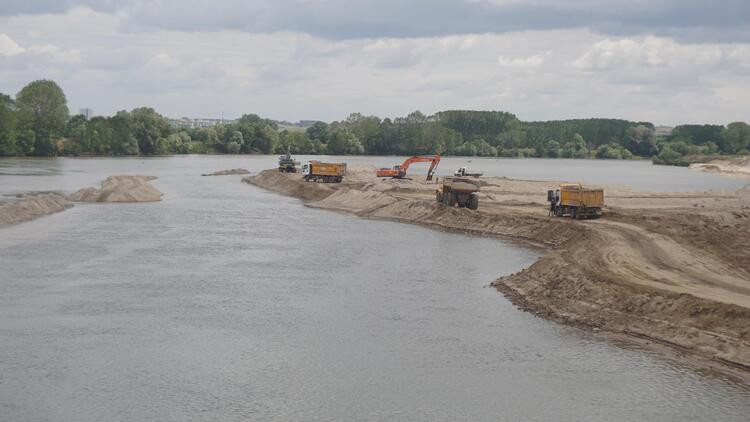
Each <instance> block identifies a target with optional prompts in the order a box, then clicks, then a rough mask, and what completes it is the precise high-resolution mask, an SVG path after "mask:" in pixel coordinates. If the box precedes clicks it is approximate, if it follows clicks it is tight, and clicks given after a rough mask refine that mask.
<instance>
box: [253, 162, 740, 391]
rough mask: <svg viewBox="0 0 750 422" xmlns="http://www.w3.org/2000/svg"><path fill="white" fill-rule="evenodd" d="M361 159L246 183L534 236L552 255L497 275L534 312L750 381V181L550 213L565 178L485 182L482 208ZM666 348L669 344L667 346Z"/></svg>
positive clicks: (357, 210)
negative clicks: (445, 200)
mask: <svg viewBox="0 0 750 422" xmlns="http://www.w3.org/2000/svg"><path fill="white" fill-rule="evenodd" d="M374 174H375V168H374V167H369V166H367V167H365V166H350V168H349V171H348V173H347V176H346V178H345V180H344V182H343V183H340V184H323V183H312V182H311V183H308V182H304V181H303V180H302V179H301V177H300V176H299V175H298V174H285V173H279V172H278V171H277V170H265V171H263V172H261V173H260V174H258V175H254V176H249V177H246V178H244V179H243V181H245V182H247V183H250V184H253V185H257V186H260V187H263V188H267V189H269V190H273V191H276V192H279V193H283V194H286V195H292V196H295V197H299V198H302V199H304V200H306V201H307V202H306V203H307V205H308V206H311V207H316V208H324V209H330V210H340V211H345V212H349V213H353V214H356V215H358V216H361V217H368V218H380V219H388V220H395V221H401V222H408V223H415V224H423V225H428V226H435V227H440V228H445V229H451V230H460V231H464V232H470V233H476V234H483V235H500V236H507V237H511V238H516V239H524V240H527V241H530V242H533V243H535V244H542V245H546V246H547V247H549V249H550V251H549V253H548V254H546V255H545V256H544V257H542V258H541V259H539V260H538V261H537V262H536V263H535V264H533V265H532V266H531V267H529V268H527V269H525V270H523V271H520V272H519V273H516V274H512V275H510V276H506V277H502V278H500V279H498V280H496V281H495V282H494V283H492V284H493V285H494V286H496V287H497V288H498V289H499V290H500V291H502V292H503V293H504V294H505V295H506V296H507V297H508V298H510V299H511V300H512V301H513V302H514V303H515V304H517V305H518V306H520V307H522V308H523V309H526V310H529V311H532V312H534V313H537V314H539V315H542V316H545V317H548V318H552V319H555V320H558V321H561V322H565V323H569V324H575V325H580V326H585V327H591V328H594V329H598V330H605V331H607V332H610V333H617V335H627V336H628V337H629V338H630V339H637V340H639V342H640V343H641V344H646V345H650V346H652V347H654V348H657V349H660V350H665V351H670V352H677V354H678V355H679V356H683V357H688V356H689V357H690V358H691V360H699V361H701V363H703V364H705V365H706V366H709V367H715V368H717V369H721V370H724V371H729V372H733V373H735V374H736V375H739V376H740V377H742V378H743V379H745V380H748V379H750V246H748V245H750V185H748V186H746V187H745V188H743V189H740V190H739V191H737V192H692V193H643V192H636V191H633V190H631V189H629V188H626V187H623V186H603V187H604V188H605V202H606V207H605V210H604V212H605V216H604V217H602V218H601V219H598V220H583V221H576V220H572V219H569V218H559V217H549V216H548V215H547V204H546V202H545V201H546V189H547V188H549V187H553V186H555V184H556V182H538V181H523V180H511V179H506V178H498V177H486V178H482V179H481V180H482V191H481V193H480V205H479V210H478V211H471V210H468V209H460V208H446V207H445V206H442V205H440V204H438V203H436V202H435V194H434V192H435V185H434V182H425V181H424V179H423V178H422V179H420V180H381V179H378V178H376V177H375V175H374ZM663 346H668V347H667V348H665V347H663Z"/></svg>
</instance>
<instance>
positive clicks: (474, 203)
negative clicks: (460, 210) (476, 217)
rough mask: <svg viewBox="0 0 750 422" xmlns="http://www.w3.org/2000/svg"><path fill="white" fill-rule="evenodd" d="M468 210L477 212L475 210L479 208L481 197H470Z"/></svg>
mask: <svg viewBox="0 0 750 422" xmlns="http://www.w3.org/2000/svg"><path fill="white" fill-rule="evenodd" d="M468 208H469V209H470V210H475V209H477V208H479V197H478V196H476V195H473V194H472V195H471V196H470V197H469V204H468Z"/></svg>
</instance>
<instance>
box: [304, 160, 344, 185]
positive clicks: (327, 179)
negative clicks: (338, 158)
mask: <svg viewBox="0 0 750 422" xmlns="http://www.w3.org/2000/svg"><path fill="white" fill-rule="evenodd" d="M345 174H346V163H321V162H320V161H310V162H307V163H305V164H303V165H302V175H303V178H304V179H305V181H306V182H309V181H311V180H312V181H313V182H317V181H319V180H320V181H323V182H324V183H341V181H342V180H344V175H345Z"/></svg>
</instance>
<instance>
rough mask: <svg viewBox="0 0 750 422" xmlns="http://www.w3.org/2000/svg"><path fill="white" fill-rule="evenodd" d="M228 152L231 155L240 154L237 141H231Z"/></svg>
mask: <svg viewBox="0 0 750 422" xmlns="http://www.w3.org/2000/svg"><path fill="white" fill-rule="evenodd" d="M227 152H228V153H230V154H239V153H240V144H239V143H237V142H236V141H231V142H229V143H228V144H227Z"/></svg>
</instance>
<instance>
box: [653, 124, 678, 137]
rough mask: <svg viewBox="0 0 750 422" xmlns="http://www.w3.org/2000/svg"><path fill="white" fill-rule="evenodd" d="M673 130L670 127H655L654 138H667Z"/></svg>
mask: <svg viewBox="0 0 750 422" xmlns="http://www.w3.org/2000/svg"><path fill="white" fill-rule="evenodd" d="M673 129H674V128H673V127H671V126H656V127H655V128H654V134H655V135H656V136H669V135H671V134H672V130H673Z"/></svg>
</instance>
